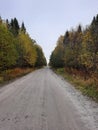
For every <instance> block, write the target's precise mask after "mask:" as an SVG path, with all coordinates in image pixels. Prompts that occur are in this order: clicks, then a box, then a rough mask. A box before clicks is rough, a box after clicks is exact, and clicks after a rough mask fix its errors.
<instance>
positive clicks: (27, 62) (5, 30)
mask: <svg viewBox="0 0 98 130" xmlns="http://www.w3.org/2000/svg"><path fill="white" fill-rule="evenodd" d="M46 64H47V63H46V58H45V56H44V53H43V50H42V48H41V47H40V46H39V45H38V44H37V43H36V41H35V40H34V39H31V38H30V36H29V34H28V33H27V31H26V27H25V25H24V22H22V24H21V26H20V25H19V22H18V20H17V18H13V19H11V20H10V21H9V20H8V19H6V20H3V19H2V18H1V17H0V81H3V78H5V77H8V74H10V75H11V74H12V73H13V74H12V75H13V76H14V75H16V73H18V74H19V73H21V71H25V70H27V69H29V68H30V69H31V68H32V69H34V68H39V67H43V66H44V65H46ZM30 69H29V71H30ZM5 79H6V78H5Z"/></svg>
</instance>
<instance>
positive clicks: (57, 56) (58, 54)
mask: <svg viewBox="0 0 98 130" xmlns="http://www.w3.org/2000/svg"><path fill="white" fill-rule="evenodd" d="M63 40H64V37H63V36H60V38H59V39H58V41H57V47H56V48H55V49H54V51H53V52H52V54H51V57H50V63H49V64H50V65H51V66H52V67H64V47H63Z"/></svg>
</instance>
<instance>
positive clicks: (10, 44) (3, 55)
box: [0, 24, 17, 70]
mask: <svg viewBox="0 0 98 130" xmlns="http://www.w3.org/2000/svg"><path fill="white" fill-rule="evenodd" d="M14 42H15V41H14V37H13V35H12V34H11V33H10V32H9V31H8V30H7V28H6V26H5V24H0V69H1V70H3V69H7V68H10V67H12V66H14V65H15V64H16V60H17V51H16V49H15V45H14Z"/></svg>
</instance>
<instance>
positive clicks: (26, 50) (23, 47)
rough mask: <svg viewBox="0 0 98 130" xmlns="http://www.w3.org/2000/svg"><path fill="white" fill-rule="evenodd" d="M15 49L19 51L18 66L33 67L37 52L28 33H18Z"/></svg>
mask: <svg viewBox="0 0 98 130" xmlns="http://www.w3.org/2000/svg"><path fill="white" fill-rule="evenodd" d="M17 51H18V53H19V59H18V65H19V66H20V67H25V66H31V67H34V65H35V62H36V57H37V54H36V50H35V47H34V43H33V42H32V40H31V38H30V37H29V35H28V34H24V33H21V34H19V36H18V43H17Z"/></svg>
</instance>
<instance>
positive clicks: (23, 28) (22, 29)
mask: <svg viewBox="0 0 98 130" xmlns="http://www.w3.org/2000/svg"><path fill="white" fill-rule="evenodd" d="M21 31H22V32H23V33H26V28H25V25H24V22H22V25H21Z"/></svg>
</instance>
